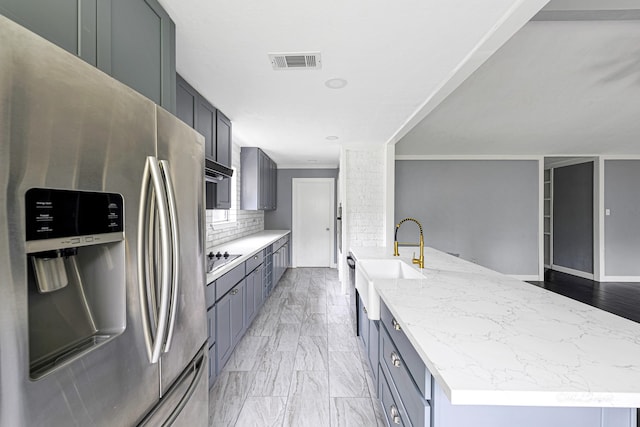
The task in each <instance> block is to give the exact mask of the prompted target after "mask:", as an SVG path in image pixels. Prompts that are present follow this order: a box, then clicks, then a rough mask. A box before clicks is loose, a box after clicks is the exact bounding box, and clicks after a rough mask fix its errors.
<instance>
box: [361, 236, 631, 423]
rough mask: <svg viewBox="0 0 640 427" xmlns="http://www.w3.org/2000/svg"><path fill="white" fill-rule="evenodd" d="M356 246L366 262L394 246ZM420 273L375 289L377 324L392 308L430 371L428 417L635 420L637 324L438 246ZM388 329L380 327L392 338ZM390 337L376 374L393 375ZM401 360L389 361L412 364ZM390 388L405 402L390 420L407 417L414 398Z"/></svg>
mask: <svg viewBox="0 0 640 427" xmlns="http://www.w3.org/2000/svg"><path fill="white" fill-rule="evenodd" d="M352 253H353V254H354V255H355V257H356V258H357V260H358V262H360V261H362V260H367V259H385V258H392V257H391V254H392V250H391V249H389V248H352ZM401 259H402V260H403V261H405V262H406V263H408V264H409V265H411V260H410V258H402V257H401ZM421 273H422V277H421V278H418V279H380V280H377V281H375V283H374V285H375V286H374V288H375V292H376V293H377V295H379V296H380V300H381V305H382V310H381V314H382V315H381V317H380V318H381V320H380V323H381V324H384V320H385V319H384V313H385V310H388V313H389V316H392V320H393V322H394V323H393V325H394V326H396V327H397V330H398V331H402V334H403V335H404V336H405V337H406V340H407V342H408V343H409V344H410V346H411V347H412V350H414V351H415V352H416V354H417V356H418V357H419V360H420V361H421V362H422V363H423V364H424V367H425V368H426V370H427V372H428V376H429V377H430V378H432V382H431V383H429V384H431V385H432V387H431V388H432V389H431V390H429V391H425V390H423V391H422V392H421V393H422V395H421V398H422V399H423V400H424V402H425V404H426V406H425V407H426V408H427V412H428V413H430V414H428V416H427V417H425V418H428V421H429V423H426V425H433V426H434V427H440V426H456V427H460V426H466V425H469V426H471V425H473V426H479V425H486V426H499V425H504V426H511V425H514V426H515V425H518V426H532V427H533V426H541V425H544V426H550V425H554V426H555V425H557V426H563V427H566V426H576V427H578V426H580V427H583V426H625V427H627V426H635V425H636V412H635V409H628V408H636V407H639V406H640V324H638V323H635V322H632V321H630V320H627V319H624V318H621V317H618V316H615V315H613V314H611V313H608V312H605V311H602V310H599V309H596V308H593V307H591V306H588V305H585V304H583V303H580V302H577V301H574V300H571V299H569V298H566V297H563V296H561V295H557V294H554V293H552V292H549V291H545V290H544V289H540V288H537V287H535V286H533V285H530V284H527V283H525V282H522V281H520V280H517V279H513V278H510V277H508V276H505V275H502V274H500V273H497V272H494V271H492V270H489V269H486V268H484V267H481V266H478V265H476V264H473V263H470V262H467V261H464V260H462V259H459V258H456V257H454V256H451V255H448V254H445V253H442V252H440V251H437V250H435V249H431V248H425V268H424V269H423V270H422V271H421ZM363 303H364V304H365V307H366V305H367V303H366V302H364V301H363ZM384 326H385V327H386V326H387V325H386V324H385V325H384ZM388 329H394V328H393V327H391V326H389V327H386V328H383V327H382V326H381V327H380V335H381V336H382V335H383V334H384V333H386V334H388V335H389V336H393V334H394V333H395V332H394V331H388ZM402 339H404V338H402ZM392 341H393V339H392ZM382 342H383V340H382V338H381V344H380V349H381V353H380V355H379V358H380V365H379V368H380V370H381V372H382V373H384V374H385V375H380V382H382V381H383V380H384V379H385V378H386V379H387V380H388V381H389V382H390V383H393V381H391V380H390V379H389V378H388V377H389V376H390V375H391V376H392V375H393V370H390V369H392V368H385V366H386V365H385V363H383V361H384V360H386V359H387V358H388V356H389V355H388V354H382V350H383V344H382ZM399 347H400V346H399ZM394 357H395V358H396V359H394V360H393V364H389V366H395V365H396V362H397V364H398V365H404V363H403V362H405V361H399V359H397V355H394ZM408 359H409V360H408V361H409V362H410V359H411V358H410V357H408ZM401 362H402V363H401ZM413 382H414V383H417V384H418V385H419V384H420V382H421V379H420V378H418V379H416V378H415V377H414V378H413ZM389 388H390V389H391V391H394V390H395V392H392V393H391V395H392V397H395V400H399V401H400V402H395V403H394V405H395V406H394V408H393V409H394V411H388V409H389V408H386V407H385V412H386V413H387V412H389V414H387V417H388V419H389V420H390V423H391V424H393V422H394V417H392V416H390V415H391V412H394V414H393V415H396V417H395V421H400V422H401V423H404V421H403V420H402V418H403V417H402V415H405V418H410V417H408V416H407V415H408V414H409V413H410V412H411V411H410V410H409V411H407V410H406V408H404V409H405V410H404V411H403V407H404V406H406V407H409V406H411V405H410V404H406V405H404V404H403V402H402V398H401V396H399V391H398V390H399V389H400V387H397V388H396V387H395V385H393V384H390V385H389ZM379 389H380V387H379ZM379 397H380V396H379ZM383 400H384V399H383ZM414 400H415V399H414ZM383 403H384V402H383ZM415 424H416V423H415V421H414V422H413V425H415Z"/></svg>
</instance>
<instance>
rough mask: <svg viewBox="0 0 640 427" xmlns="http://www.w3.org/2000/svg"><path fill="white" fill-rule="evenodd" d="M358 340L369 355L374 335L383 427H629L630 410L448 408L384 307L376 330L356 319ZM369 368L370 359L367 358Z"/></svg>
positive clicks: (362, 318)
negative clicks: (383, 416) (385, 422)
mask: <svg viewBox="0 0 640 427" xmlns="http://www.w3.org/2000/svg"><path fill="white" fill-rule="evenodd" d="M358 316H359V320H360V327H359V333H360V338H361V340H362V342H363V344H364V345H365V348H368V349H372V348H374V347H375V345H374V338H373V337H374V336H375V335H376V333H377V334H378V346H377V348H378V356H377V357H378V369H377V371H378V379H377V390H378V399H379V400H380V402H381V404H382V407H383V410H384V415H385V418H386V421H387V424H388V425H389V426H397V425H399V426H413V427H423V426H426V427H430V426H433V427H512V426H516V425H517V426H518V427H540V426H545V427H566V426H576V427H577V426H580V427H635V426H636V417H635V409H628V408H568V407H536V406H482V405H452V404H451V402H450V401H449V399H448V398H447V396H446V394H445V393H444V391H443V390H442V389H441V388H440V386H439V385H438V384H437V383H436V382H434V381H433V378H432V376H431V373H430V372H429V370H428V369H427V368H426V366H425V365H424V363H423V362H422V359H421V358H420V356H419V355H418V353H417V352H416V350H415V348H414V347H413V346H412V344H411V343H410V342H409V339H408V337H407V336H406V335H405V333H404V331H403V330H402V327H401V326H400V324H399V323H398V322H397V321H396V319H395V318H394V317H393V315H392V313H391V311H390V310H389V308H388V307H387V306H386V305H385V304H384V302H383V303H382V304H381V307H380V322H379V329H377V330H376V329H375V326H374V324H373V323H372V321H370V320H369V319H368V318H367V317H366V312H365V311H364V309H363V308H361V309H360V311H359V313H358ZM367 355H368V357H369V362H370V363H373V360H374V359H373V358H372V353H367Z"/></svg>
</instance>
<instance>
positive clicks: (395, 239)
mask: <svg viewBox="0 0 640 427" xmlns="http://www.w3.org/2000/svg"><path fill="white" fill-rule="evenodd" d="M406 221H413V222H415V223H416V224H418V228H420V243H419V245H420V258H415V256H416V253H415V252H414V253H413V256H414V258H413V259H412V260H411V262H413V263H414V264H418V265H419V266H420V268H424V237H423V235H422V224H420V223H419V222H418V220H417V219H415V218H405V219H403V220H402V221H400V222H399V223H398V225H396V232H395V234H394V235H393V256H400V253H399V252H398V247H399V246H400V245H402V246H415V243H398V230H399V229H400V226H401V225H402V223H403V222H406Z"/></svg>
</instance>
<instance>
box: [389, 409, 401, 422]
mask: <svg viewBox="0 0 640 427" xmlns="http://www.w3.org/2000/svg"><path fill="white" fill-rule="evenodd" d="M390 409H391V420H393V423H394V424H400V412H399V411H398V408H396V405H391V408H390Z"/></svg>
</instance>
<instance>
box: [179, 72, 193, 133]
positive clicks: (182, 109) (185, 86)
mask: <svg viewBox="0 0 640 427" xmlns="http://www.w3.org/2000/svg"><path fill="white" fill-rule="evenodd" d="M197 100H198V92H196V90H195V89H194V88H192V87H191V85H190V84H189V83H187V82H186V81H185V80H184V79H183V78H182V77H180V75H177V76H176V115H177V116H178V118H179V119H180V120H182V121H183V122H185V123H186V124H188V125H189V126H191V127H192V128H194V129H195V127H196V105H197Z"/></svg>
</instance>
